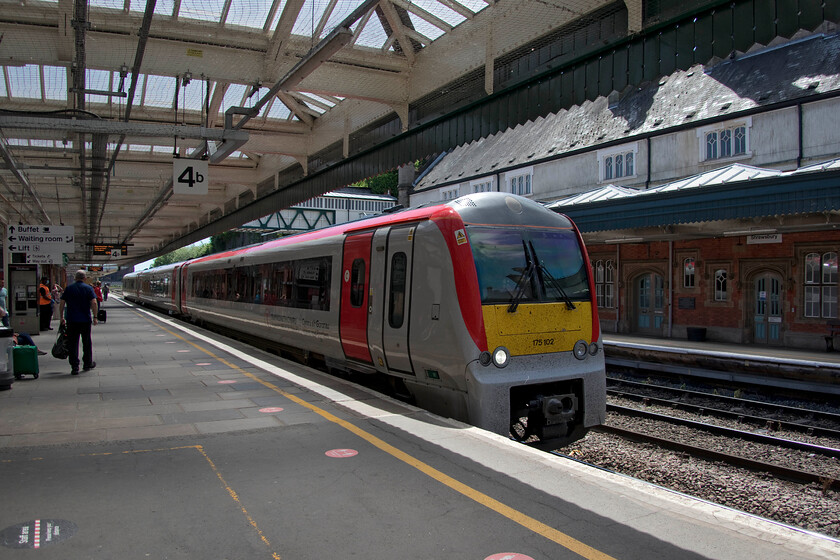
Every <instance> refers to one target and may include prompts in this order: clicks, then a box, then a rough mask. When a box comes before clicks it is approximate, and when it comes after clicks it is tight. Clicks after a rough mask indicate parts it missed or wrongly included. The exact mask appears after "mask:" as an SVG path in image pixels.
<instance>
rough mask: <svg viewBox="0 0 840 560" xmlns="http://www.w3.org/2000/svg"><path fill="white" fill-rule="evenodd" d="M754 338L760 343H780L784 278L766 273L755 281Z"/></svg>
mask: <svg viewBox="0 0 840 560" xmlns="http://www.w3.org/2000/svg"><path fill="white" fill-rule="evenodd" d="M752 300H753V306H752V307H753V338H754V342H757V343H760V344H780V343H781V338H782V280H781V278H779V276H777V275H775V274H771V273H766V274H762V275H760V276H758V277H757V278H756V279H755V280H754V281H753V297H752Z"/></svg>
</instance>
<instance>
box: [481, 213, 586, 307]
mask: <svg viewBox="0 0 840 560" xmlns="http://www.w3.org/2000/svg"><path fill="white" fill-rule="evenodd" d="M467 236H468V237H469V240H470V246H471V247H472V252H473V257H474V259H475V266H476V272H477V273H478V284H479V288H480V290H481V303H483V304H496V305H498V304H510V305H511V306H512V307H513V310H515V307H516V306H517V305H519V304H520V303H555V302H563V303H566V305H567V306H568V307H570V308H574V302H575V301H590V300H591V294H590V291H589V280H588V277H587V274H586V270H585V265H584V262H585V261H584V258H583V253H582V251H581V246H580V243H579V241H578V237H577V235H576V234H575V232H574V231H573V230H553V229H552V230H547V229H533V230H531V229H518V228H516V229H515V228H501V227H498V228H494V227H486V226H471V227H468V228H467Z"/></svg>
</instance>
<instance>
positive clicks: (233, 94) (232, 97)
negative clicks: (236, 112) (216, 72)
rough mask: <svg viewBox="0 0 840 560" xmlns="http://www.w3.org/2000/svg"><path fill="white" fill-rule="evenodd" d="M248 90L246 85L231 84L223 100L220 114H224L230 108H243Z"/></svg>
mask: <svg viewBox="0 0 840 560" xmlns="http://www.w3.org/2000/svg"><path fill="white" fill-rule="evenodd" d="M246 89H248V86H246V85H245V84H230V85H229V86H228V88H227V91H226V92H225V96H224V98H223V99H222V104H221V105H220V106H219V113H222V114H224V112H225V111H227V110H228V108H230V107H241V106H242V98H243V97H245V90H246Z"/></svg>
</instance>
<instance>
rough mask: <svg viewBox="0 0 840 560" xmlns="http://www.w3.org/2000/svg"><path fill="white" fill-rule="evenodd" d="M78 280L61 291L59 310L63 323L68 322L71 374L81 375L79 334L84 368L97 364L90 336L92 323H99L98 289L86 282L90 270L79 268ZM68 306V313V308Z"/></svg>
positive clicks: (90, 367)
mask: <svg viewBox="0 0 840 560" xmlns="http://www.w3.org/2000/svg"><path fill="white" fill-rule="evenodd" d="M75 278H76V282H75V283H73V284H70V285H69V286H67V289H65V290H64V293H63V294H61V304H60V305H59V307H58V313H59V315H60V316H61V324H62V325H65V324H66V325H67V346H68V348H69V350H70V356H69V360H70V368H71V369H70V374H71V375H79V338H80V337H81V339H82V366H83V367H82V371H89V370H92V369H93V368H95V367H96V362H94V361H93V343H92V342H91V339H90V330H91V325H92V324H93V325H96V324H97V321H96V312H97V310H98V305H97V302H96V293H95V292H94V291H93V288H92V287H91V286H90V284H87V283H85V278H87V274H86V273H85V271H84V270H80V271H78V272H76V277H75ZM65 307H66V308H67V315H66V316H65V314H64V308H65Z"/></svg>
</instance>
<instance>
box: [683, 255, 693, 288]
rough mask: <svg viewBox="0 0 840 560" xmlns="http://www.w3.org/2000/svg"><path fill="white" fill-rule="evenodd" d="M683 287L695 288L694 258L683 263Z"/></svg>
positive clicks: (689, 258)
mask: <svg viewBox="0 0 840 560" xmlns="http://www.w3.org/2000/svg"><path fill="white" fill-rule="evenodd" d="M683 287H684V288H693V287H694V257H688V258H687V259H685V260H684V261H683Z"/></svg>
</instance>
